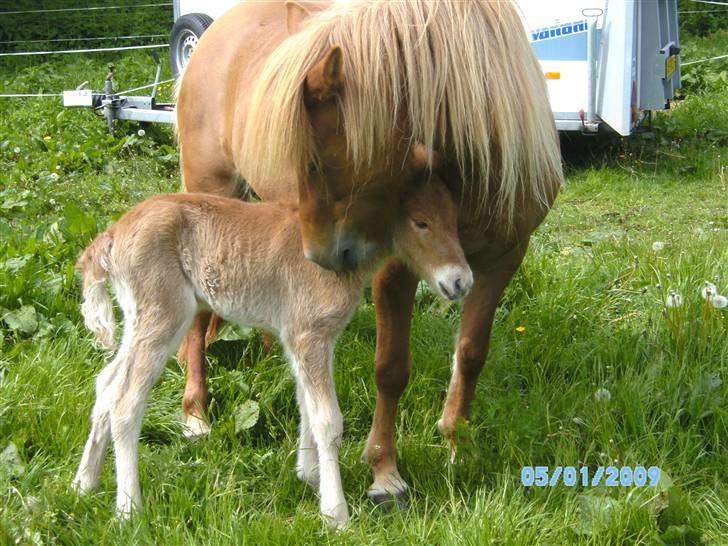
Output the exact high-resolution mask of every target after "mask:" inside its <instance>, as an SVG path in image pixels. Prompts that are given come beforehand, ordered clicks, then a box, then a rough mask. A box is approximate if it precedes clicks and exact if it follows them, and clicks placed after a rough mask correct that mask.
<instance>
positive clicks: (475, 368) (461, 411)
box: [437, 243, 528, 454]
mask: <svg viewBox="0 0 728 546" xmlns="http://www.w3.org/2000/svg"><path fill="white" fill-rule="evenodd" d="M527 247H528V243H525V244H522V245H520V246H518V247H515V248H514V249H512V250H511V251H509V252H508V253H507V254H505V255H503V256H501V257H499V258H498V259H496V260H494V261H493V260H491V259H489V258H488V257H481V256H477V255H476V256H474V257H473V259H472V260H471V259H469V260H468V261H469V262H470V264H471V267H472V268H473V273H474V281H475V282H474V284H473V288H472V289H471V290H470V293H469V294H468V295H467V296H466V298H465V302H464V305H463V314H462V323H461V325H460V332H459V333H458V339H457V345H456V347H455V358H454V361H453V369H452V378H451V380H450V387H449V388H448V392H447V399H446V400H445V406H444V408H443V410H442V416H441V417H440V420H439V421H438V423H437V425H438V428H439V429H440V432H442V433H443V434H444V435H445V437H446V438H447V439H448V440H449V441H450V445H451V448H452V449H453V454H454V448H455V443H454V442H455V438H454V433H455V428H456V426H457V424H458V422H459V421H465V420H467V419H468V417H469V416H470V405H471V403H472V401H473V397H474V396H475V387H476V385H477V383H478V377H479V376H480V371H481V370H482V369H483V365H484V364H485V359H486V357H487V356H488V348H489V345H490V333H491V328H492V326H493V316H494V315H495V310H496V307H497V306H498V302H499V301H500V298H501V296H502V295H503V292H504V290H505V289H506V287H507V286H508V283H509V282H510V281H511V279H512V278H513V275H514V274H515V272H516V270H517V269H518V266H519V265H520V264H521V262H522V261H523V256H524V255H525V253H526V248H527Z"/></svg>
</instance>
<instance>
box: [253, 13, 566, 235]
mask: <svg viewBox="0 0 728 546" xmlns="http://www.w3.org/2000/svg"><path fill="white" fill-rule="evenodd" d="M333 45H338V46H339V47H341V49H342V52H343V61H344V68H343V73H344V88H343V91H342V94H341V96H340V101H339V104H340V107H341V111H342V115H343V121H344V130H345V137H346V139H347V144H348V147H349V154H350V158H351V161H352V162H353V163H354V164H355V166H360V167H361V166H364V165H366V164H367V163H370V162H371V161H372V160H373V159H374V158H376V157H379V156H380V155H382V154H386V153H387V152H388V151H389V150H390V149H391V138H392V136H393V131H394V129H395V125H396V122H395V121H394V120H402V119H403V120H404V121H405V124H406V125H407V126H406V127H404V129H405V130H406V131H408V132H409V133H410V135H409V136H411V137H412V138H413V139H414V140H417V141H419V142H422V143H423V144H424V145H425V146H426V147H427V148H432V149H437V148H439V149H443V150H445V151H446V153H447V154H448V157H449V159H450V160H452V161H455V162H456V163H457V164H458V165H459V167H460V169H461V172H462V173H463V178H464V179H465V180H466V181H468V180H473V181H476V182H474V183H473V185H472V187H473V191H474V192H473V197H474V198H476V199H478V202H479V204H480V205H481V206H483V207H489V208H490V209H491V210H498V211H499V212H501V213H502V215H503V216H504V220H507V221H509V222H510V221H512V220H513V218H514V213H515V209H516V207H517V204H518V200H519V199H521V198H528V199H532V200H535V201H537V202H543V203H547V202H549V201H550V197H551V192H552V191H553V188H554V185H557V184H558V183H559V182H560V180H561V176H562V175H561V163H560V153H559V149H558V141H557V139H556V137H555V129H554V124H553V119H552V114H551V109H550V107H549V103H548V97H547V93H546V87H545V80H544V78H543V74H542V73H541V70H540V67H539V65H538V63H537V61H536V60H535V58H534V56H533V54H532V52H531V48H530V45H529V44H528V41H527V38H526V35H525V32H524V30H523V27H522V23H521V21H520V19H519V16H518V14H517V12H516V10H515V8H514V6H513V5H511V4H510V3H507V2H489V1H475V0H471V1H468V2H459V1H452V2H435V1H430V0H410V1H407V2H398V1H391V2H385V1H376V0H375V1H353V2H347V3H340V4H339V3H337V4H334V5H333V6H332V7H331V8H329V9H327V10H326V11H323V12H320V13H317V14H315V15H313V16H311V17H310V18H309V19H308V20H307V21H306V23H305V24H304V26H303V28H302V30H301V32H299V33H298V34H295V35H293V36H290V37H289V38H288V39H287V40H285V41H284V42H283V43H282V44H281V45H280V46H279V47H278V48H277V49H276V51H275V52H274V53H273V54H272V56H271V57H270V58H269V59H268V61H267V64H266V66H265V68H264V70H263V72H262V74H261V76H260V78H259V81H258V82H257V85H256V86H255V90H254V93H253V97H252V101H251V107H250V113H249V118H248V123H247V126H246V128H245V131H246V132H245V140H244V142H245V150H243V165H244V170H245V172H246V176H250V177H254V178H255V177H271V176H274V175H277V174H280V172H279V170H280V169H282V168H283V169H291V168H293V169H301V168H303V166H305V165H306V164H307V163H308V162H309V161H310V160H311V159H313V158H314V156H315V149H314V147H313V138H312V134H311V128H310V124H309V122H308V118H307V115H306V111H305V106H304V101H303V82H304V80H305V77H306V74H307V72H308V71H309V70H310V69H311V67H312V66H313V65H314V64H315V63H316V62H318V61H319V60H320V59H321V58H322V57H323V56H324V55H325V54H326V52H327V51H328V50H329V48H330V47H331V46H333ZM400 129H401V127H400ZM490 199H495V202H494V203H493V202H489V200H490Z"/></svg>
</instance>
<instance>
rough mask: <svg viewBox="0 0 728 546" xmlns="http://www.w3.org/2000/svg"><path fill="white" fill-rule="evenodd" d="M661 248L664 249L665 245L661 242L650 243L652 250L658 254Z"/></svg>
mask: <svg viewBox="0 0 728 546" xmlns="http://www.w3.org/2000/svg"><path fill="white" fill-rule="evenodd" d="M663 248H665V243H664V242H662V241H655V242H654V243H652V250H654V251H655V252H660V250H662V249H663Z"/></svg>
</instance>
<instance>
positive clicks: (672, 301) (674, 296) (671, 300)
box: [665, 290, 683, 307]
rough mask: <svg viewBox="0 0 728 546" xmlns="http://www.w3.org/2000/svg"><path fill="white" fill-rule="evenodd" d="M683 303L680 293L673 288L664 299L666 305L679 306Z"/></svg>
mask: <svg viewBox="0 0 728 546" xmlns="http://www.w3.org/2000/svg"><path fill="white" fill-rule="evenodd" d="M682 304H683V298H682V296H681V295H680V294H678V293H677V292H675V291H674V290H670V293H669V294H668V296H667V299H666V300H665V305H667V306H668V307H680V306H681V305H682Z"/></svg>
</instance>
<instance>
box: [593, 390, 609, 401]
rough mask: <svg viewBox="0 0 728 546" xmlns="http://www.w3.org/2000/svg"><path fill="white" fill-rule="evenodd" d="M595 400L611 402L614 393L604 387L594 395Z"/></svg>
mask: <svg viewBox="0 0 728 546" xmlns="http://www.w3.org/2000/svg"><path fill="white" fill-rule="evenodd" d="M594 398H595V399H596V401H597V402H609V401H610V400H611V399H612V393H611V392H609V389H605V388H604V387H602V388H601V389H597V392H595V393H594Z"/></svg>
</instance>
